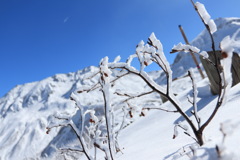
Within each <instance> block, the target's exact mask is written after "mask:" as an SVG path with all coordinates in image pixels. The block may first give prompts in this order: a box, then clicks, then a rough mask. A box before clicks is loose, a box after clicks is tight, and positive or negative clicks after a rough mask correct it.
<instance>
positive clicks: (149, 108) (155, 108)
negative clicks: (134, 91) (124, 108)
mask: <svg viewBox="0 0 240 160" xmlns="http://www.w3.org/2000/svg"><path fill="white" fill-rule="evenodd" d="M143 109H147V110H151V109H154V110H161V111H165V112H173V113H177V112H178V111H177V110H175V111H171V110H167V109H163V108H157V107H146V108H143Z"/></svg>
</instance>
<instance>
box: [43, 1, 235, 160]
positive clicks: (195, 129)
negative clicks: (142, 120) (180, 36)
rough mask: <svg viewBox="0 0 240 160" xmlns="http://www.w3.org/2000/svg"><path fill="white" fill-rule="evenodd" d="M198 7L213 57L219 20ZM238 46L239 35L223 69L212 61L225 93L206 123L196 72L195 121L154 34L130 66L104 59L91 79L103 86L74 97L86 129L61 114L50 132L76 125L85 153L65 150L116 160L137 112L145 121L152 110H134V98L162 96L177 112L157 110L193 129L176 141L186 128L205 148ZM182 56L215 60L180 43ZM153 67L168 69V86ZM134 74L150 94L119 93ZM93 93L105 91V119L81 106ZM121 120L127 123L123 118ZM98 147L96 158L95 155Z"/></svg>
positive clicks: (225, 46) (225, 45)
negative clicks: (119, 87)
mask: <svg viewBox="0 0 240 160" xmlns="http://www.w3.org/2000/svg"><path fill="white" fill-rule="evenodd" d="M192 2H193V1H192ZM193 5H194V7H195V9H196V11H197V13H198V14H199V16H200V18H201V19H202V21H203V23H204V25H205V26H206V28H207V30H208V31H209V35H210V37H211V40H212V49H213V53H214V54H216V52H215V42H214V39H213V36H212V34H213V33H214V32H215V31H216V30H217V28H216V25H215V23H214V21H213V20H212V19H210V15H209V14H208V13H207V11H206V9H205V7H204V5H203V4H201V3H199V2H196V3H193ZM233 42H234V43H237V41H236V40H235V37H234V36H233V37H229V36H227V37H226V38H224V39H223V40H222V42H221V43H220V47H221V49H222V55H223V59H222V60H221V64H219V62H218V61H217V58H216V61H215V62H211V64H212V65H213V66H214V67H216V70H217V72H218V75H219V78H220V83H219V86H220V87H219V88H220V92H219V93H220V94H219V97H218V101H217V104H216V106H215V108H214V109H213V111H212V113H210V116H209V117H208V118H207V119H205V120H202V119H201V117H200V116H199V115H198V106H197V96H198V91H197V85H196V81H195V78H194V75H193V72H192V71H191V70H190V71H189V77H190V78H191V80H192V88H193V94H192V96H189V98H188V100H189V102H190V103H191V104H192V106H193V110H192V112H191V113H192V115H193V116H189V115H187V114H186V113H185V111H184V110H183V106H182V104H181V102H179V100H178V98H177V96H176V95H175V94H173V91H172V70H171V67H170V64H169V62H168V61H167V59H166V57H165V55H164V52H163V46H162V43H161V42H160V40H159V39H158V38H157V37H156V36H155V34H154V33H152V34H151V35H150V37H149V38H148V42H147V43H144V41H140V43H139V44H138V45H137V47H136V52H135V54H133V55H130V56H129V57H128V59H127V60H126V62H121V57H120V56H118V57H116V58H115V60H114V61H113V62H109V59H108V57H105V58H103V59H102V60H101V61H100V64H99V70H98V72H97V73H95V74H94V75H92V76H91V77H95V76H97V75H98V76H99V81H98V83H97V84H95V85H93V86H91V87H90V88H84V87H83V88H81V89H80V90H78V91H77V92H76V93H72V95H71V100H73V101H74V102H75V103H76V106H77V108H78V109H79V110H80V113H81V115H80V116H81V126H80V127H79V126H76V124H75V123H73V121H72V119H71V116H67V117H65V116H61V115H56V116H55V118H56V119H58V120H59V121H56V122H54V123H53V125H51V126H49V127H48V131H50V129H51V128H54V127H58V126H70V127H71V128H72V129H73V130H74V132H75V134H76V135H77V137H78V140H79V142H80V144H81V148H80V149H75V148H65V149H64V150H69V151H73V150H74V151H79V152H83V153H84V154H85V156H86V157H87V159H96V158H97V149H99V150H101V151H103V152H104V153H105V157H106V159H109V160H110V159H115V154H116V153H118V152H119V151H121V148H120V146H119V144H118V135H119V134H120V132H121V130H122V129H123V128H124V127H126V126H127V125H128V124H129V123H128V124H127V125H126V122H127V118H132V117H133V113H134V112H135V111H139V112H140V115H141V116H145V114H146V113H145V112H146V108H145V107H144V106H138V107H136V106H134V105H131V104H130V102H129V101H130V100H131V99H137V98H139V97H143V96H147V95H149V94H152V93H155V94H158V95H159V96H164V97H166V98H167V99H168V100H169V102H170V103H171V104H172V105H173V107H174V110H165V109H161V106H156V108H155V109H160V110H165V111H168V112H177V113H179V114H180V115H181V116H182V117H183V118H184V120H185V121H186V123H187V125H186V124H182V123H181V122H179V123H177V124H175V127H174V136H173V138H176V137H177V136H178V133H179V132H178V128H181V129H182V130H183V131H184V133H185V134H186V135H187V136H190V137H191V138H193V139H194V140H195V141H196V142H197V143H198V144H199V145H200V146H201V145H203V144H204V140H203V133H204V130H205V128H206V127H207V126H208V124H209V123H210V122H211V121H212V119H213V118H214V116H215V115H216V113H217V111H218V109H219V108H220V107H221V105H222V104H223V103H224V100H225V97H226V91H227V89H228V88H229V87H231V81H232V80H231V72H230V68H231V60H232V59H231V58H232V52H233V50H234V46H233V44H234V43H233ZM178 51H185V52H193V53H197V54H199V55H200V56H203V57H204V58H205V59H207V60H208V61H211V60H210V59H208V54H207V52H206V51H200V49H198V48H196V47H194V46H191V45H185V44H182V43H179V44H178V45H175V46H174V47H173V49H172V52H178ZM215 57H216V55H215ZM134 59H137V60H138V61H139V63H140V69H137V68H136V67H134V66H133V65H132V61H133V60H134ZM152 63H155V64H157V65H158V66H159V67H160V69H162V70H163V72H164V73H165V75H166V79H167V84H166V87H163V86H161V85H159V84H158V83H156V82H155V81H154V80H153V79H152V78H151V77H150V76H149V74H148V73H147V72H145V68H146V67H148V66H149V65H151V64H152ZM219 65H221V70H220V69H219ZM113 73H114V74H113ZM128 75H134V76H136V77H138V78H141V79H142V80H143V81H144V82H145V84H146V85H147V88H146V89H147V90H148V91H147V92H142V93H136V94H129V93H127V92H126V93H122V92H121V91H118V90H116V89H115V88H114V83H115V82H116V81H118V80H119V79H120V78H122V77H124V76H128ZM91 77H90V78H91ZM93 90H99V91H100V92H101V94H102V97H103V102H102V109H103V114H102V115H96V111H94V109H91V110H84V106H82V105H81V103H80V102H79V101H78V98H77V97H78V96H81V93H83V92H87V93H88V92H91V91H93ZM77 94H79V95H77ZM113 95H114V96H113ZM115 96H119V97H124V98H120V100H119V102H117V103H116V104H117V105H118V106H122V109H120V108H121V107H116V106H114V104H113V101H114V102H115V101H116V97H115ZM133 106H134V107H133ZM148 109H150V108H148ZM86 115H89V117H90V118H89V121H86V120H85V117H86ZM120 115H121V117H122V118H119V116H120ZM119 119H121V120H119ZM93 148H94V154H92V150H93Z"/></svg>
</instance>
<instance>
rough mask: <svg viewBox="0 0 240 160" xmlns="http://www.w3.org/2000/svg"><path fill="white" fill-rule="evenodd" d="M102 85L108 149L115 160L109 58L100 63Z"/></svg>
mask: <svg viewBox="0 0 240 160" xmlns="http://www.w3.org/2000/svg"><path fill="white" fill-rule="evenodd" d="M100 73H101V78H100V84H101V86H102V93H103V98H104V112H105V119H106V127H107V138H108V147H109V152H110V156H111V159H112V160H114V154H115V152H114V148H115V142H114V138H115V136H114V132H113V125H114V124H113V122H112V120H113V110H112V108H111V99H110V86H111V84H110V75H111V73H112V72H111V70H110V69H109V68H108V57H105V58H104V59H102V60H101V62H100Z"/></svg>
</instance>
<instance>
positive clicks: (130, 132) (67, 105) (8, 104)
mask: <svg viewBox="0 0 240 160" xmlns="http://www.w3.org/2000/svg"><path fill="white" fill-rule="evenodd" d="M215 23H216V25H217V29H218V30H217V32H215V33H214V39H215V42H216V47H218V44H219V42H220V41H221V40H222V39H223V38H224V37H225V36H227V35H230V36H232V35H233V34H234V33H235V32H236V31H237V30H238V29H239V28H240V18H219V19H216V20H215ZM239 38H240V35H239V36H238V39H239ZM191 44H192V45H194V46H196V47H198V48H199V49H201V50H207V51H208V50H211V47H210V46H211V43H210V37H209V35H208V33H207V31H206V30H204V31H203V32H201V33H200V34H199V35H198V36H197V37H196V38H195V39H194V40H193V41H192V42H191ZM236 51H237V52H239V51H240V46H239V48H236ZM190 68H194V72H195V73H196V75H197V81H198V82H199V83H198V89H199V97H198V98H199V101H198V103H199V106H200V107H201V112H200V114H201V115H203V116H204V115H205V114H206V113H207V112H208V111H207V110H206V109H205V108H203V107H204V106H206V105H208V106H209V105H210V106H211V105H213V104H214V102H215V101H216V97H215V96H212V95H211V93H210V91H209V87H208V80H207V79H204V80H201V78H200V76H199V75H198V73H197V69H196V67H195V65H194V63H193V61H192V60H191V57H190V55H189V53H184V52H181V53H179V54H178V55H177V57H176V59H175V61H174V63H173V64H172V70H173V76H174V78H175V77H181V76H184V75H185V74H186V73H187V71H188V70H189V69H190ZM97 71H98V69H97V67H93V66H92V67H88V68H85V69H83V70H80V71H77V72H73V73H68V74H57V75H55V76H52V77H49V78H46V79H44V80H42V81H38V82H32V83H27V84H24V85H18V86H16V87H15V88H13V89H12V90H11V91H10V92H9V93H7V94H6V95H5V96H4V97H2V98H0V159H2V160H5V159H6V160H7V159H14V160H15V159H20V160H21V159H44V158H50V159H61V158H62V156H61V154H60V152H59V151H58V148H60V147H62V146H68V145H72V144H74V145H76V144H78V143H77V142H76V137H75V135H74V133H73V132H72V131H71V130H70V128H68V127H65V128H62V129H60V128H58V129H53V130H52V131H51V132H50V133H49V134H46V127H47V126H48V125H49V122H50V121H51V120H52V119H53V116H52V115H54V114H55V113H65V114H71V113H74V112H75V111H76V108H75V105H74V103H73V102H72V101H71V100H70V95H71V93H72V92H74V91H76V90H77V89H79V88H81V87H82V86H83V85H84V86H86V85H89V86H90V85H93V84H95V83H96V82H97V80H98V78H99V77H95V78H92V79H91V80H89V79H86V78H87V77H89V76H91V75H92V74H94V73H96V72H97ZM113 74H114V73H113ZM150 75H151V77H152V78H153V79H154V80H155V81H156V82H157V83H159V84H163V85H164V83H165V75H164V74H163V72H162V71H155V72H151V73H150ZM115 85H116V86H115V87H116V88H118V89H119V90H122V91H124V89H127V90H128V92H130V93H131V92H136V90H137V91H138V92H139V93H140V92H141V91H144V90H145V87H144V86H145V83H144V82H143V81H142V80H141V79H140V78H136V77H131V76H127V77H124V78H121V79H120V80H119V81H118V82H117V83H116V84H115ZM173 88H174V91H175V92H176V93H178V94H179V99H180V100H181V101H182V102H183V103H184V104H185V106H186V110H188V109H189V107H191V105H190V104H188V103H187V99H186V96H187V95H188V94H189V92H190V91H191V84H190V79H189V78H181V79H179V80H177V81H174V82H173ZM238 88H239V85H237V86H235V87H234V88H233V89H232V91H231V93H230V102H229V104H230V106H224V107H223V109H222V110H221V111H220V113H219V115H220V116H224V117H219V116H218V117H217V118H216V120H214V122H213V124H212V125H211V129H210V130H207V134H208V135H209V136H208V137H206V138H207V141H209V143H208V144H207V146H206V147H205V148H204V147H203V148H201V149H199V150H200V151H199V154H202V155H200V156H202V158H209V159H211V158H214V155H212V157H211V156H209V155H207V152H209V154H212V153H213V151H211V149H212V148H213V146H215V145H216V143H219V142H220V139H221V138H220V137H221V133H220V132H219V127H220V125H219V124H220V122H224V120H228V119H234V120H232V121H231V124H235V123H236V124H237V123H239V122H240V118H239V117H240V116H239V113H240V112H239V111H240V110H239V107H238V104H237V101H239V100H240V92H239V90H238ZM151 98H152V99H155V101H154V102H152V101H151V100H150V99H151ZM156 99H159V101H156ZM79 101H81V105H83V106H88V107H94V108H98V106H100V105H101V102H102V101H103V99H102V96H101V94H99V91H97V90H96V91H94V92H92V93H91V94H82V95H81V97H79ZM144 101H145V103H144V104H146V105H160V104H161V103H162V102H161V100H160V98H159V97H158V96H157V95H152V97H147V98H146V99H144V98H143V99H141V100H139V101H137V102H136V103H137V104H136V105H140V104H143V102H144ZM146 101H148V102H149V103H146ZM164 105H165V106H166V107H167V106H168V105H170V104H169V103H165V104H164ZM227 107H230V109H227ZM237 107H238V108H237ZM99 108H100V107H99ZM99 112H100V111H99ZM224 113H226V114H224ZM179 118H180V117H179V115H178V114H170V113H165V112H160V111H151V112H149V113H148V114H147V116H146V117H144V118H140V119H137V120H136V121H135V122H134V123H133V124H131V125H130V126H129V127H127V128H126V129H125V130H123V132H122V135H121V136H120V140H119V141H120V143H121V146H122V147H123V148H124V149H123V154H122V155H118V157H117V158H118V159H124V160H133V159H138V160H139V159H174V158H175V159H177V158H180V159H181V158H182V159H187V153H188V151H186V152H184V151H183V150H184V147H186V148H187V145H189V144H191V143H193V142H192V140H191V139H189V137H186V136H184V135H183V134H182V135H181V138H179V139H178V138H177V139H176V140H172V139H171V136H172V134H173V123H174V121H175V120H177V119H179ZM78 119H79V117H77V116H75V120H76V121H78ZM229 123H230V122H229ZM236 126H237V125H236ZM235 128H236V131H237V132H239V131H240V126H239V125H238V126H237V127H235ZM163 132H164V133H163ZM214 132H215V133H214ZM215 135H216V136H219V137H218V138H216V137H214V136H215ZM233 137H236V135H235V132H234V133H233ZM239 140H240V138H238V139H237V140H235V141H236V142H239ZM231 141H234V140H232V139H230V142H229V141H227V142H226V143H229V144H230V145H232V144H233V142H231ZM236 148H237V149H240V148H239V147H233V149H232V152H234V153H235V150H236ZM230 149H231V147H230ZM180 154H183V155H184V154H186V155H185V156H183V157H181V156H180ZM235 154H236V153H235ZM237 156H239V157H238V158H240V155H239V154H238V155H237ZM71 158H72V159H74V155H73V156H72V157H71ZM75 158H76V157H75ZM215 158H216V157H215Z"/></svg>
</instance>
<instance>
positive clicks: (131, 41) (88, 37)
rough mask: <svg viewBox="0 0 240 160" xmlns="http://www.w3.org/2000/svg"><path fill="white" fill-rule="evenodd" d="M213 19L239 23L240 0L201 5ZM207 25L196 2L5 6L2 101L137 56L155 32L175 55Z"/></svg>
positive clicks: (23, 1) (66, 0) (68, 0)
mask: <svg viewBox="0 0 240 160" xmlns="http://www.w3.org/2000/svg"><path fill="white" fill-rule="evenodd" d="M199 2H201V3H203V4H205V7H206V8H207V10H208V12H209V13H210V15H211V16H212V18H218V17H239V16H240V11H239V10H240V9H239V6H240V0H201V1H200V0H199ZM179 24H181V25H182V26H183V28H184V30H185V32H186V34H187V36H188V38H189V41H191V40H192V39H193V38H194V37H196V36H197V35H198V34H199V33H200V32H201V31H202V30H203V25H202V23H201V22H200V20H199V18H198V16H197V14H196V13H195V11H194V9H193V7H192V5H191V3H190V0H0V54H1V62H0V75H1V76H0V97H1V96H3V95H4V94H5V93H7V92H8V91H9V90H10V89H11V88H13V87H14V86H16V85H18V84H24V83H28V82H33V81H39V80H42V79H44V78H46V77H49V76H52V75H54V74H57V73H68V72H75V71H77V70H79V69H83V68H85V67H88V66H91V65H95V66H96V65H98V63H99V61H100V59H101V58H102V57H105V56H109V58H110V59H111V60H113V59H114V57H116V56H117V55H121V57H122V58H123V59H125V58H127V56H128V55H130V54H133V53H134V50H135V46H136V45H137V44H138V42H139V41H140V40H144V41H146V40H147V38H148V36H149V35H150V34H151V33H152V32H155V34H156V36H157V37H158V38H159V39H160V40H161V42H162V43H163V46H164V50H165V53H166V55H167V58H168V60H169V61H170V63H172V62H173V60H174V58H175V55H170V54H169V51H170V50H171V47H172V46H173V45H174V44H177V43H178V42H184V41H183V39H182V37H181V34H180V32H179V30H178V25H179Z"/></svg>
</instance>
